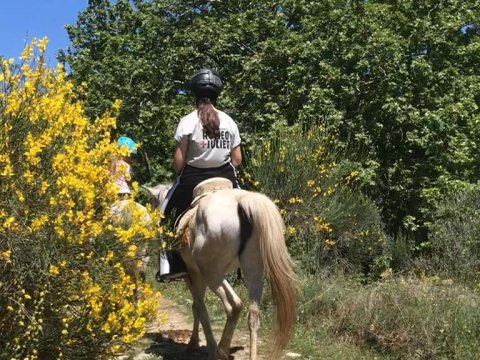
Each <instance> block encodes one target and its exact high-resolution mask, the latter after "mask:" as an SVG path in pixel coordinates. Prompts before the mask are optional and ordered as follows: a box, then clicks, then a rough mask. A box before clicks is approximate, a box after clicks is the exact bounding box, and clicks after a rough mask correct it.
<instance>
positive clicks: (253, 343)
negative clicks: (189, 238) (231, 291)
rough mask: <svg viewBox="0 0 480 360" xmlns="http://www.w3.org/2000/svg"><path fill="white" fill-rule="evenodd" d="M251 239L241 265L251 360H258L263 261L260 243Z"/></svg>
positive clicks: (243, 254)
mask: <svg viewBox="0 0 480 360" xmlns="http://www.w3.org/2000/svg"><path fill="white" fill-rule="evenodd" d="M253 240H254V238H251V239H250V242H248V243H247V246H246V247H245V249H244V251H243V253H242V255H241V256H240V264H241V266H242V271H243V275H244V279H245V284H246V286H247V289H248V298H249V305H248V328H249V330H250V360H256V359H257V332H258V329H259V328H260V308H259V304H260V301H261V299H262V292H263V261H262V258H261V255H260V249H259V248H258V242H255V241H253Z"/></svg>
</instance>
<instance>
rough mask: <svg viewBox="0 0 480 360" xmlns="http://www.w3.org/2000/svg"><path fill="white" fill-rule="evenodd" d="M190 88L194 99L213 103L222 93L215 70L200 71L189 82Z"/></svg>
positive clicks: (218, 76)
mask: <svg viewBox="0 0 480 360" xmlns="http://www.w3.org/2000/svg"><path fill="white" fill-rule="evenodd" d="M190 88H191V89H192V91H193V93H194V94H195V97H197V98H208V99H210V100H212V101H215V100H216V99H217V97H218V95H219V94H220V91H222V79H220V75H219V74H218V72H216V71H215V70H211V69H201V70H199V71H197V72H196V73H195V75H193V77H192V80H190Z"/></svg>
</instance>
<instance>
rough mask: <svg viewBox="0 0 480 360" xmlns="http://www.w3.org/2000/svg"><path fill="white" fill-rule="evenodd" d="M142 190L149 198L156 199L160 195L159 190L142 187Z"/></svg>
mask: <svg viewBox="0 0 480 360" xmlns="http://www.w3.org/2000/svg"><path fill="white" fill-rule="evenodd" d="M140 190H143V191H144V192H145V193H146V194H147V195H148V196H149V197H153V198H155V197H156V195H158V190H157V189H155V188H152V187H149V186H145V185H142V186H140Z"/></svg>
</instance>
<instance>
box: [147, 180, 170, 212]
mask: <svg viewBox="0 0 480 360" xmlns="http://www.w3.org/2000/svg"><path fill="white" fill-rule="evenodd" d="M171 187H172V184H160V185H156V186H153V187H149V186H142V189H143V190H145V192H146V193H147V194H148V196H149V197H150V201H151V202H150V204H151V205H152V209H158V208H160V206H162V204H163V202H164V201H165V198H166V197H167V192H168V190H170V188H171Z"/></svg>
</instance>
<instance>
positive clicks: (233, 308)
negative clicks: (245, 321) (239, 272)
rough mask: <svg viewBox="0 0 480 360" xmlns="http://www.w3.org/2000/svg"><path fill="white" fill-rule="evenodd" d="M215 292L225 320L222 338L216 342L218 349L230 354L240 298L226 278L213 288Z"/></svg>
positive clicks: (240, 308) (240, 304) (238, 314)
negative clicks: (220, 301)
mask: <svg viewBox="0 0 480 360" xmlns="http://www.w3.org/2000/svg"><path fill="white" fill-rule="evenodd" d="M214 292H215V294H217V296H218V297H219V298H220V299H221V300H222V303H223V307H224V308H225V313H226V315H227V321H226V323H225V328H224V329H223V334H222V338H221V339H220V342H219V344H218V349H219V351H223V352H224V353H225V354H226V355H229V354H230V345H231V343H232V338H233V333H234V331H235V327H236V326H237V322H238V318H239V317H240V312H241V311H242V300H241V299H240V298H239V297H238V295H237V294H236V293H235V291H233V289H232V287H231V286H230V284H229V283H228V282H227V280H223V282H222V285H221V286H219V287H218V288H217V289H215V290H214Z"/></svg>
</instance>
